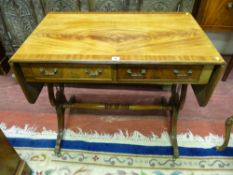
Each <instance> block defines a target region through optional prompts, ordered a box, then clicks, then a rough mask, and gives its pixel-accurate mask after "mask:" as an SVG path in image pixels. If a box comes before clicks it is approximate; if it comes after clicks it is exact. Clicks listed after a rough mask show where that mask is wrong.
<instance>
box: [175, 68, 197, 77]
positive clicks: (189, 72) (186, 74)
mask: <svg viewBox="0 0 233 175" xmlns="http://www.w3.org/2000/svg"><path fill="white" fill-rule="evenodd" d="M173 73H174V75H175V76H176V77H180V78H181V77H183V78H185V77H190V76H192V74H193V71H192V70H191V69H189V70H188V71H187V72H186V73H181V72H180V71H179V70H177V69H174V70H173Z"/></svg>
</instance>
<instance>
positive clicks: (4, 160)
mask: <svg viewBox="0 0 233 175" xmlns="http://www.w3.org/2000/svg"><path fill="white" fill-rule="evenodd" d="M0 174H2V175H30V174H31V169H30V168H29V166H28V165H27V164H26V162H25V161H24V160H22V159H20V157H19V156H18V154H17V153H16V151H15V150H14V148H12V146H11V145H10V144H9V142H8V140H7V138H6V137H5V136H4V134H3V132H2V130H1V129H0Z"/></svg>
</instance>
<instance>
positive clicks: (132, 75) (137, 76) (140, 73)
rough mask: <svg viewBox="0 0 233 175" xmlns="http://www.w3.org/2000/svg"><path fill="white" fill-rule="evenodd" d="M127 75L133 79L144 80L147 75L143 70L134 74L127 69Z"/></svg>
mask: <svg viewBox="0 0 233 175" xmlns="http://www.w3.org/2000/svg"><path fill="white" fill-rule="evenodd" d="M127 73H128V74H129V76H131V77H133V78H142V77H144V76H145V74H146V69H141V71H139V72H133V71H132V70H131V69H127Z"/></svg>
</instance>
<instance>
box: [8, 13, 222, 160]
mask: <svg viewBox="0 0 233 175" xmlns="http://www.w3.org/2000/svg"><path fill="white" fill-rule="evenodd" d="M10 64H11V67H12V69H13V71H14V73H15V75H16V78H17V80H18V82H19V84H20V86H21V88H22V90H23V92H24V94H25V96H26V98H27V100H28V101H29V102H30V103H35V102H36V100H37V98H38V96H39V94H40V92H41V89H42V87H43V86H44V85H47V87H48V95H49V99H50V102H51V104H52V105H53V106H55V108H56V111H57V118H58V136H57V141H56V147H55V153H56V154H60V142H61V140H62V135H63V129H64V111H65V109H66V108H80V107H85V108H86V107H90V108H114V109H122V108H123V109H129V110H145V109H146V110H147V109H155V110H169V111H171V116H172V120H171V143H172V145H173V151H174V157H178V156H179V151H178V145H177V138H176V128H177V116H178V111H179V109H180V108H181V107H182V105H183V103H184V100H185V95H186V90H187V85H191V86H192V88H193V90H194V93H195V95H196V97H197V100H198V102H199V105H200V106H205V105H206V104H207V103H208V101H209V99H210V96H211V94H212V93H213V91H214V88H215V86H216V84H217V82H218V80H219V79H220V78H221V75H222V73H223V70H224V65H225V62H224V60H223V59H222V57H221V56H220V54H219V53H218V52H217V50H216V49H215V48H214V46H213V45H212V44H211V42H210V41H209V39H208V38H207V36H206V35H205V33H204V32H203V31H202V30H201V28H200V26H199V25H198V24H197V23H196V21H195V20H194V18H193V17H192V15H191V14H189V13H157V14H156V13H50V14H48V15H47V16H46V17H45V18H44V20H43V21H42V22H41V23H40V24H39V26H38V27H37V28H36V29H35V31H34V32H33V33H32V34H31V35H30V36H29V37H28V39H27V40H26V41H25V42H24V43H23V45H22V46H21V47H20V48H19V49H18V51H17V52H16V53H15V55H13V57H12V58H11V59H10ZM66 84H68V85H73V84H82V85H83V84H93V85H98V84H114V85H115V86H116V87H118V86H119V87H120V86H121V85H123V84H124V85H125V84H127V85H131V86H145V85H171V86H172V88H171V98H170V100H169V101H168V102H167V103H162V104H155V105H142V106H139V105H130V104H129V105H120V104H112V105H109V104H108V105H107V104H79V103H75V101H73V100H72V99H71V100H67V99H66V97H65V94H64V87H65V86H64V85H66ZM54 86H55V87H56V88H54ZM54 91H56V92H54ZM55 93H56V94H55Z"/></svg>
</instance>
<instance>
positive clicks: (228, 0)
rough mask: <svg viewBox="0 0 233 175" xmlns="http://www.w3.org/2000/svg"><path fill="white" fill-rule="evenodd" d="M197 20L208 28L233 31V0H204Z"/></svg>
mask: <svg viewBox="0 0 233 175" xmlns="http://www.w3.org/2000/svg"><path fill="white" fill-rule="evenodd" d="M197 20H198V22H199V23H200V25H201V26H202V27H203V28H204V29H206V30H214V31H224V30H227V31H233V0H214V1H213V0H202V1H201V5H200V9H199V12H198V16H197Z"/></svg>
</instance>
